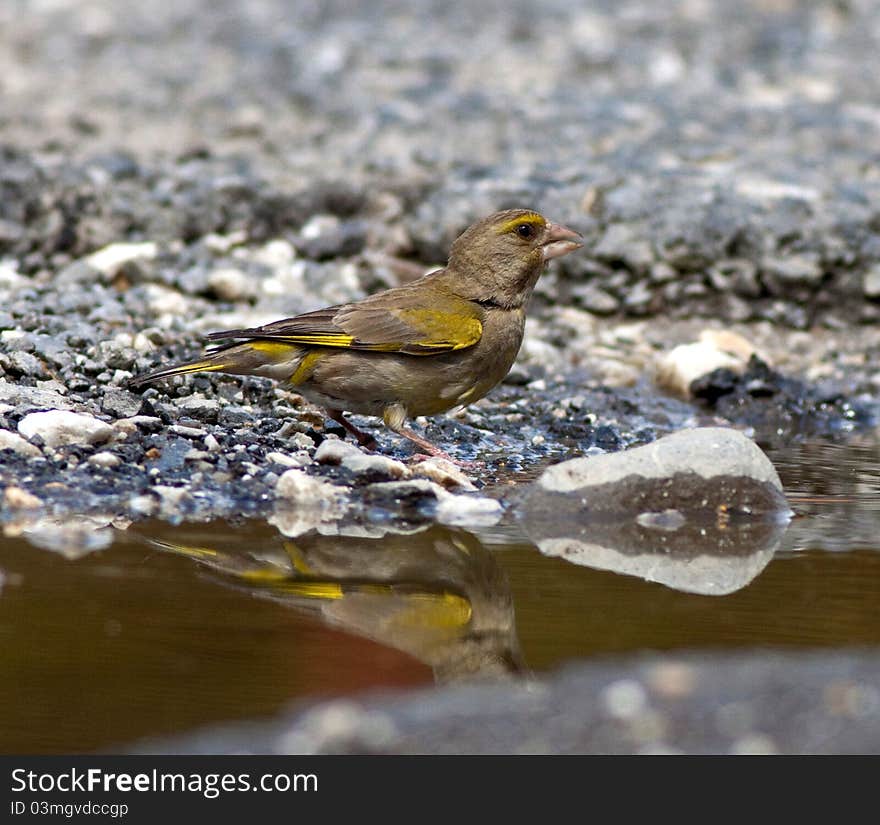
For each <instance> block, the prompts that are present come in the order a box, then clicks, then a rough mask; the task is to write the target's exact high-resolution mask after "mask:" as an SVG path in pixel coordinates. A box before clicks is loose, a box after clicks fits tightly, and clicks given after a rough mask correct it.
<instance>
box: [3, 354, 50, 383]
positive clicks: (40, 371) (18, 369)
mask: <svg viewBox="0 0 880 825" xmlns="http://www.w3.org/2000/svg"><path fill="white" fill-rule="evenodd" d="M9 361H10V366H11V371H12V372H13V373H18V374H19V375H31V376H34V377H35V378H48V377H49V373H48V372H47V371H46V365H45V364H44V363H43V362H42V361H41V360H40V359H39V358H37V357H36V356H35V355H31V353H29V352H13V353H12V355H11V356H10V357H9Z"/></svg>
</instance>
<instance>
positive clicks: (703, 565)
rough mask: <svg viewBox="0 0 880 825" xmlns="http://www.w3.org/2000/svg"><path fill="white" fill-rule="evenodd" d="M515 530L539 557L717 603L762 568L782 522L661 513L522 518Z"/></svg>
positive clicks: (778, 537) (779, 536) (781, 531)
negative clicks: (534, 547) (714, 598)
mask: <svg viewBox="0 0 880 825" xmlns="http://www.w3.org/2000/svg"><path fill="white" fill-rule="evenodd" d="M570 516H571V514H570ZM523 527H524V529H525V531H526V532H527V534H528V536H529V538H530V539H531V540H532V541H533V542H534V543H535V544H536V545H537V546H538V548H539V549H540V550H541V552H542V553H544V554H545V555H547V556H559V557H560V558H563V559H565V560H566V561H569V562H572V563H574V564H579V565H584V566H587V567H593V568H595V569H597V570H610V571H613V572H615V573H622V574H624V575H627V576H637V577H638V578H641V579H644V580H645V581H649V582H658V583H660V584H664V585H666V586H667V587H671V588H674V589H675V590H681V591H683V592H685V593H700V594H702V595H707V596H723V595H727V594H729V593H733V592H735V591H737V590H740V589H741V588H743V587H745V586H746V585H747V584H748V583H749V582H751V581H752V580H753V579H754V578H755V577H756V576H757V575H758V574H759V573H760V572H761V571H762V570H763V569H764V568H765V567H766V566H767V564H768V563H769V562H770V559H772V558H773V554H774V553H775V552H776V550H777V548H778V547H779V546H780V544H781V542H782V537H783V536H784V535H785V531H786V522H785V521H782V520H773V519H767V518H763V519H754V518H742V517H737V516H734V515H731V514H730V513H727V512H725V511H722V512H719V513H715V514H713V517H712V518H701V517H699V516H698V515H695V514H694V513H688V514H683V513H680V512H679V511H678V510H668V511H665V512H659V513H643V514H640V515H638V516H634V517H629V518H628V519H626V520H621V521H617V520H613V521H612V520H610V519H603V518H595V517H592V516H588V515H587V514H585V515H584V516H583V517H581V518H574V517H569V518H567V519H560V518H558V517H556V518H554V517H552V516H551V515H550V514H542V513H534V512H528V511H527V512H526V513H525V517H524V519H523Z"/></svg>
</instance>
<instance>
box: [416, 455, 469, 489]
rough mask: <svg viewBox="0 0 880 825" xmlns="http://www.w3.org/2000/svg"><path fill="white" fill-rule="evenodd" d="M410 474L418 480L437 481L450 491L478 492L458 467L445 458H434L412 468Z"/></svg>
mask: <svg viewBox="0 0 880 825" xmlns="http://www.w3.org/2000/svg"><path fill="white" fill-rule="evenodd" d="M410 472H411V473H412V475H413V476H415V477H416V478H427V479H429V480H430V481H435V482H437V484H439V485H440V486H441V487H445V488H446V489H447V490H450V489H455V488H459V489H463V490H476V489H477V488H476V487H475V486H474V484H473V482H472V481H471V480H470V479H469V478H468V477H467V476H466V475H465V474H464V472H462V470H461V469H460V468H459V467H456V466H455V464H453V463H452V462H451V461H448V460H447V459H445V458H438V457H436V456H435V457H432V458H429V459H426V460H425V461H420V462H419V463H418V464H415V465H413V466H412V467H411V468H410Z"/></svg>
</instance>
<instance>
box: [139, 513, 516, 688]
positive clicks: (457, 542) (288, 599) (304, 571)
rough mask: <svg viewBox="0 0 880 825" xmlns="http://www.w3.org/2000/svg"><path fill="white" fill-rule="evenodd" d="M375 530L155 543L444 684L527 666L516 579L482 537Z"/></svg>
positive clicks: (433, 530)
mask: <svg viewBox="0 0 880 825" xmlns="http://www.w3.org/2000/svg"><path fill="white" fill-rule="evenodd" d="M355 532H358V533H360V532H363V531H361V530H358V529H357V528H355ZM371 532H372V533H373V534H372V535H336V536H332V537H328V536H323V535H319V534H318V533H315V532H313V533H310V534H306V535H302V536H298V537H297V538H296V539H290V538H285V537H284V536H282V535H281V534H277V535H275V536H269V537H267V536H266V534H265V532H262V533H260V534H257V535H256V536H255V539H254V540H253V541H250V542H246V543H244V544H242V542H241V535H239V537H238V543H239V546H238V547H230V548H228V549H224V548H223V547H222V546H218V544H217V543H216V542H214V543H213V544H212V545H209V546H206V545H194V544H184V543H181V542H172V541H167V540H164V539H156V538H149V537H147V541H148V542H149V543H150V544H152V545H153V546H155V547H160V548H162V549H163V550H165V551H170V552H174V553H178V554H180V555H184V556H187V557H189V558H191V559H193V560H194V561H196V562H197V563H198V564H200V565H203V566H205V567H208V568H210V570H212V571H213V572H214V573H217V574H220V575H222V576H223V579H224V580H225V581H227V582H230V583H234V584H236V585H237V586H239V587H246V588H248V589H249V590H251V591H252V592H253V593H255V594H257V595H259V596H261V597H263V598H267V599H272V600H275V601H278V602H280V603H282V604H284V605H285V606H286V607H290V608H293V609H295V610H298V611H301V612H303V613H306V614H309V615H311V616H315V617H319V618H320V619H321V620H322V621H324V622H326V623H327V624H329V625H331V626H333V627H337V628H340V629H343V630H345V631H347V632H349V633H355V634H357V635H359V636H362V637H364V638H367V639H371V640H373V641H376V642H379V643H381V644H384V645H387V646H389V647H393V648H395V649H397V650H400V651H402V652H404V653H407V654H409V655H410V656H413V657H414V658H416V659H418V660H419V661H421V662H423V663H425V664H427V665H428V666H429V667H431V668H432V670H433V671H434V675H435V678H436V679H437V681H438V682H450V681H455V680H460V679H463V678H467V679H469V680H471V679H474V678H499V677H504V676H509V675H512V674H516V673H519V672H520V671H521V670H522V667H523V666H522V659H521V655H520V652H519V644H518V642H517V638H516V628H515V624H514V611H513V599H512V597H511V594H510V586H509V584H508V581H507V577H506V575H505V574H504V572H503V570H502V569H501V568H500V567H499V566H498V564H497V562H496V559H495V556H494V555H493V553H492V552H491V551H490V550H489V549H488V548H487V547H485V546H484V545H483V544H482V543H481V542H480V541H479V540H478V539H477V538H476V537H475V536H473V535H471V534H470V533H467V532H465V531H463V530H456V529H448V528H441V527H436V526H434V527H425V528H423V529H415V530H408V531H406V532H386V533H385V535H384V536H381V537H377V535H375V533H376V532H380V531H371Z"/></svg>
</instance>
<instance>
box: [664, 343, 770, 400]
mask: <svg viewBox="0 0 880 825" xmlns="http://www.w3.org/2000/svg"><path fill="white" fill-rule="evenodd" d="M754 352H755V349H754V347H753V346H752V345H751V343H750V342H749V341H747V340H746V339H744V338H743V337H742V336H741V335H737V334H736V333H733V332H728V331H721V332H717V331H714V330H705V331H704V332H703V333H701V335H700V340H699V341H697V342H695V343H693V344H680V345H679V346H677V347H675V348H674V349H672V350H671V351H670V352H669V353H667V354H666V355H665V356H664V357H663V359H662V360H661V361H660V363H659V364H658V365H657V371H656V375H655V380H656V382H657V385H658V386H660V387H662V388H663V389H665V390H667V391H669V392H672V393H674V394H675V395H678V396H680V397H682V398H688V397H690V395H691V384H693V382H694V381H696V380H697V379H699V378H702V377H703V376H704V375H708V374H709V373H711V372H713V371H714V370H718V369H727V370H731V371H732V372H734V373H736V374H738V375H741V374H742V373H743V372H744V371H745V368H746V363H747V362H748V360H749V358H750V357H751V355H752V354H754Z"/></svg>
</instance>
